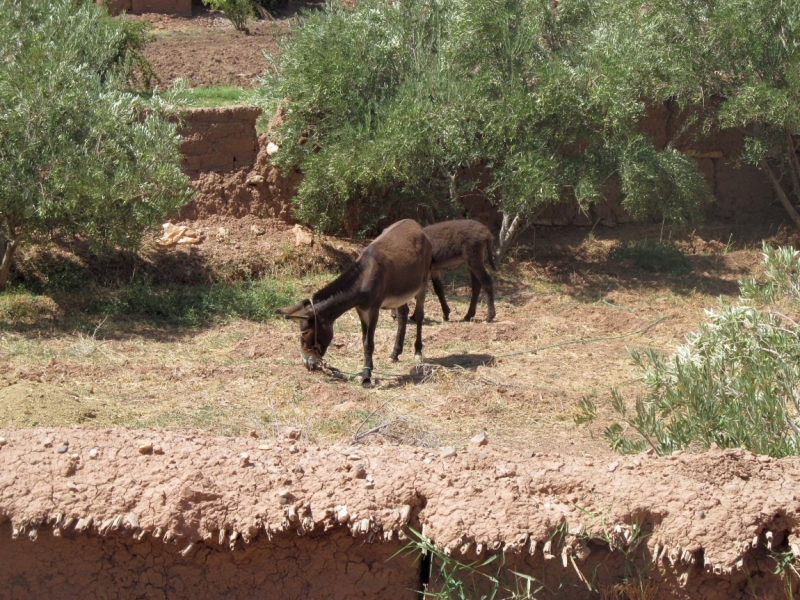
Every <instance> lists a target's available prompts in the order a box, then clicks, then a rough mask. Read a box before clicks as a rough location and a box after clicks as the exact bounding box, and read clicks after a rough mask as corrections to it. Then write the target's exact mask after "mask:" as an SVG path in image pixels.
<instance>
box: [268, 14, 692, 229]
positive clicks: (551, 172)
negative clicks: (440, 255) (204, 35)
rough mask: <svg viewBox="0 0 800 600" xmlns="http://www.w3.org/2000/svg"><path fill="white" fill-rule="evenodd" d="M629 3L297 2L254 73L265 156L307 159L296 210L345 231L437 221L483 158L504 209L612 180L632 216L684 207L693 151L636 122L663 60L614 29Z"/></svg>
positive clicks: (597, 191)
mask: <svg viewBox="0 0 800 600" xmlns="http://www.w3.org/2000/svg"><path fill="white" fill-rule="evenodd" d="M637 4H638V3H636V2H627V1H623V0H600V1H592V0H564V1H562V2H542V1H540V0H488V1H487V0H397V1H394V2H383V1H381V0H364V1H363V2H362V1H359V2H358V3H356V7H355V8H346V7H343V6H342V5H341V4H339V3H336V2H329V3H328V4H327V5H326V8H325V10H323V11H320V12H318V13H313V14H310V15H307V16H306V18H305V19H304V21H303V23H302V25H301V26H299V27H297V28H296V29H295V30H294V32H293V36H292V37H291V38H290V39H289V41H287V42H286V43H284V45H283V47H282V51H281V57H280V59H278V60H277V61H276V63H275V65H274V69H273V70H271V71H270V72H268V73H267V74H266V75H265V77H264V79H263V88H262V94H263V97H262V102H264V103H266V104H268V105H269V106H270V107H271V108H275V107H276V106H278V104H279V103H280V102H283V110H284V111H285V115H286V117H287V119H286V121H285V122H284V123H283V125H282V126H281V127H280V128H279V130H278V132H277V136H278V138H279V139H278V143H279V145H280V146H281V152H279V153H278V154H277V155H276V160H277V161H278V163H279V165H280V166H281V167H283V168H291V167H295V168H299V169H300V170H301V171H302V172H303V174H304V179H303V182H302V184H301V185H300V187H299V189H298V195H297V199H296V203H297V212H298V216H299V217H300V218H301V219H304V220H306V221H309V222H311V223H314V224H315V225H316V226H318V227H320V228H323V229H328V230H340V229H344V230H346V231H347V232H348V233H351V234H352V233H356V232H359V231H363V230H365V229H368V228H369V227H371V226H372V225H373V224H374V223H375V222H376V221H378V220H380V219H382V218H385V217H387V216H391V217H399V216H415V217H417V218H420V219H422V220H434V219H435V218H439V217H441V216H444V215H446V214H450V213H453V212H457V211H459V210H460V209H459V208H458V207H457V206H456V204H455V202H454V200H455V198H456V197H457V196H458V194H459V193H460V192H462V191H464V190H465V189H468V188H471V187H473V186H475V185H477V183H478V178H479V176H480V171H481V169H488V170H489V171H490V172H491V183H490V184H489V185H488V187H487V188H486V189H485V191H486V193H487V194H488V195H489V196H490V198H492V199H493V200H494V201H495V202H496V203H497V204H498V205H499V207H500V208H501V210H503V211H504V212H508V213H511V214H520V215H523V216H530V215H533V214H535V213H536V212H537V211H539V210H540V209H541V208H542V207H543V206H544V205H546V204H548V203H552V202H559V201H567V202H579V203H580V204H581V205H582V206H584V207H585V206H586V205H587V204H588V203H589V202H592V201H595V200H598V199H600V198H601V197H603V196H604V195H605V194H607V193H608V192H609V191H615V190H617V189H618V190H620V191H621V192H622V194H623V204H624V205H625V207H626V208H627V209H628V210H629V211H630V212H631V213H633V214H634V215H636V216H643V215H648V214H663V215H666V216H668V217H670V218H681V217H683V216H685V215H686V214H687V213H688V212H690V211H691V210H692V209H693V208H694V207H695V206H696V205H697V202H698V200H699V199H700V198H702V197H704V196H706V195H707V190H706V187H705V185H704V183H703V181H702V178H701V177H700V175H699V173H698V171H697V168H696V165H695V164H694V162H693V160H692V159H689V158H687V157H685V156H683V155H682V154H681V153H679V152H676V151H675V150H673V149H671V148H669V147H668V148H667V149H666V150H664V151H663V152H658V151H656V149H655V147H654V146H653V143H652V140H651V139H650V138H648V137H646V136H644V135H643V134H641V133H640V132H639V131H638V127H637V124H638V120H639V119H640V118H641V117H642V116H643V115H644V113H645V106H646V104H645V101H646V100H652V99H653V98H662V97H663V98H667V97H669V96H670V95H671V94H672V89H671V88H670V87H669V85H668V83H665V82H668V81H669V79H670V77H669V71H670V69H673V68H675V66H674V63H673V61H672V59H671V57H669V56H666V55H662V54H658V53H656V52H653V51H652V50H651V49H650V48H649V47H648V46H647V43H649V41H650V40H649V39H648V38H646V37H645V36H640V37H637V38H631V37H630V36H628V35H627V29H626V26H629V25H630V23H626V19H627V20H628V21H637V20H641V19H643V18H644V17H643V16H641V15H639V13H638V12H637V7H636V5H637ZM620 12H623V13H625V18H620ZM644 57H647V59H648V60H650V59H652V61H651V62H650V63H645V62H644V61H643V60H642V59H643V58H644ZM658 70H661V71H663V72H664V74H663V76H662V77H661V78H660V80H656V78H654V77H653V72H654V71H658ZM448 198H449V201H447V199H448Z"/></svg>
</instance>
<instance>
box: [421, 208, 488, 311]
mask: <svg viewBox="0 0 800 600" xmlns="http://www.w3.org/2000/svg"><path fill="white" fill-rule="evenodd" d="M424 231H425V235H427V236H428V239H429V240H430V241H431V245H432V246H433V263H432V264H431V281H432V282H433V290H434V291H435V292H436V295H437V296H438V297H439V302H440V303H441V305H442V313H443V314H444V320H445V321H449V320H450V307H449V306H448V305H447V300H446V299H445V297H444V284H442V269H447V268H449V267H456V266H458V265H460V264H461V263H467V268H468V269H469V273H470V275H471V277H472V299H471V300H470V303H469V310H468V311H467V314H466V315H464V320H465V321H469V320H470V319H472V318H473V317H474V316H475V307H476V306H477V304H478V296H479V295H480V293H481V287H483V288H484V289H485V290H486V299H487V304H488V305H489V314H488V317H487V320H489V321H491V320H492V319H494V317H495V315H496V314H497V313H496V312H495V309H494V287H493V286H492V278H491V277H489V273H487V272H486V267H485V266H484V265H483V255H484V253H486V254H487V256H488V258H489V264H490V265H491V267H492V269H493V270H497V267H495V266H494V258H493V257H492V244H493V243H494V238H493V237H492V232H491V231H489V230H488V229H487V228H486V227H485V226H484V225H481V224H480V223H478V222H477V221H473V220H471V219H462V220H459V221H443V222H442V223H436V224H435V225H430V226H429V227H426V228H425V229H424ZM487 251H488V252H487Z"/></svg>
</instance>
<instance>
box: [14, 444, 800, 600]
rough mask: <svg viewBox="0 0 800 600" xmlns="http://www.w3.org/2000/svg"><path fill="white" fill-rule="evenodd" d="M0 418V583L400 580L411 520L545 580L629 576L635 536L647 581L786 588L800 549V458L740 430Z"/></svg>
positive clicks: (318, 590) (290, 591)
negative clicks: (318, 441) (780, 570)
mask: <svg viewBox="0 0 800 600" xmlns="http://www.w3.org/2000/svg"><path fill="white" fill-rule="evenodd" d="M0 435H2V437H3V439H2V440H0V444H1V446H0V490H2V494H0V598H16V597H20V598H21V597H58V598H97V599H98V600H99V599H100V598H108V599H111V598H150V597H161V598H163V597H169V598H252V597H259V598H409V599H410V598H414V597H415V596H416V592H415V591H414V590H415V589H417V588H418V587H419V585H420V581H421V576H422V575H423V571H422V569H421V568H420V565H421V562H420V561H417V560H415V559H416V558H417V557H416V556H414V555H408V554H404V553H400V554H396V553H397V551H398V550H400V549H401V548H402V547H403V545H404V544H405V543H406V535H407V534H410V532H409V529H408V527H412V528H414V529H415V530H417V531H421V532H422V533H423V534H424V535H425V536H426V538H428V539H430V540H431V541H432V542H433V543H434V544H435V545H436V546H437V547H439V548H440V549H442V550H443V552H444V553H445V554H447V555H449V556H451V557H452V558H454V559H458V560H462V561H466V562H470V561H473V560H475V559H476V558H478V557H486V556H487V555H490V554H502V555H504V557H505V562H506V565H507V566H508V567H509V568H510V569H512V568H513V570H516V571H519V572H523V573H526V574H530V575H531V576H535V577H536V578H537V580H538V581H541V582H542V583H543V584H544V585H545V586H547V587H546V588H545V590H543V592H542V593H541V594H540V595H542V594H543V595H542V597H553V598H585V597H589V596H590V595H591V594H592V593H593V592H589V591H588V587H592V588H593V589H594V590H596V591H597V592H598V593H599V592H600V591H602V590H608V589H610V587H611V586H614V585H618V584H619V583H620V582H624V581H626V579H625V578H626V577H630V576H631V575H630V572H629V567H630V564H631V563H630V560H631V557H632V556H634V555H635V556H639V557H640V558H642V559H643V560H642V561H640V563H638V564H639V565H640V567H639V569H640V570H639V572H638V573H639V574H638V575H637V576H638V577H640V578H641V581H643V582H644V583H645V584H646V585H647V586H648V587H650V588H652V590H653V594H654V595H652V596H647V597H649V598H693V599H717V598H719V599H722V598H724V599H725V600H734V599H736V598H745V597H753V594H755V595H756V596H757V597H762V598H782V597H785V587H784V581H782V580H781V578H780V577H778V576H777V575H775V574H774V573H773V571H774V570H775V566H776V564H777V563H776V562H775V561H774V560H773V559H772V558H770V556H771V553H781V554H780V556H779V555H778V554H776V555H775V556H779V559H780V557H782V556H791V553H794V554H795V555H797V554H800V545H798V544H799V543H800V538H798V532H799V531H800V530H799V529H798V518H800V500H799V499H798V495H800V460H798V459H784V460H780V461H775V460H771V459H769V458H767V457H759V456H755V455H753V454H750V453H748V452H745V451H742V450H734V451H725V452H720V451H715V452H708V453H705V454H701V455H687V454H679V455H675V456H670V457H668V458H656V457H654V456H651V455H648V454H642V455H638V456H632V457H624V458H619V459H617V460H614V461H613V462H611V463H610V464H609V463H608V462H600V461H597V460H594V459H592V458H590V457H567V456H561V455H559V454H544V455H541V454H540V455H532V456H528V457H525V456H523V455H521V454H519V453H516V452H511V451H507V450H500V449H494V448H493V447H492V446H491V445H488V446H486V445H484V446H478V445H475V446H471V447H469V448H466V449H463V450H459V451H455V450H453V449H445V450H444V451H438V450H436V451H434V450H430V449H424V448H410V447H391V446H371V447H353V446H349V447H344V446H342V447H339V446H333V447H318V446H314V445H308V444H305V443H304V442H302V441H300V440H296V439H288V438H287V439H285V440H272V441H262V440H258V439H254V438H238V439H235V438H207V437H201V436H193V435H182V434H178V433H169V432H154V431H143V430H139V431H125V430H107V431H87V430H78V429H48V430H5V431H0ZM783 553H786V554H783ZM584 580H585V581H584ZM548 590H549V592H548ZM620 597H625V596H620Z"/></svg>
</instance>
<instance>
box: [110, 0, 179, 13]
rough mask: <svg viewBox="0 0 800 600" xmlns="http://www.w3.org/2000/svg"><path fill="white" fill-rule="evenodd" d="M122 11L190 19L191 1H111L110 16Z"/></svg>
mask: <svg viewBox="0 0 800 600" xmlns="http://www.w3.org/2000/svg"><path fill="white" fill-rule="evenodd" d="M98 1H99V0H98ZM123 10H124V11H126V12H128V13H131V14H134V15H141V14H144V13H163V14H167V15H180V16H183V17H191V16H192V0H111V3H110V4H109V7H108V12H109V13H110V14H112V15H118V14H119V13H121V12H122V11H123Z"/></svg>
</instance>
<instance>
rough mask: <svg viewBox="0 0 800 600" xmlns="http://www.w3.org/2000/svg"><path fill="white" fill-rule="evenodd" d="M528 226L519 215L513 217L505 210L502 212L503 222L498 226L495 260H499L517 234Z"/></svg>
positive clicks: (502, 257)
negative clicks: (498, 233)
mask: <svg viewBox="0 0 800 600" xmlns="http://www.w3.org/2000/svg"><path fill="white" fill-rule="evenodd" d="M527 228H528V222H526V221H524V220H523V219H522V218H520V216H519V215H518V214H517V215H514V216H513V218H512V217H511V215H509V214H508V213H507V212H504V213H503V224H502V226H501V227H500V235H499V236H498V237H499V240H498V244H497V261H498V262H501V261H502V260H503V259H504V258H505V257H506V255H507V254H508V251H509V250H510V249H511V246H512V245H513V244H514V242H515V241H517V238H518V237H519V234H520V233H522V232H523V231H525V230H526V229H527Z"/></svg>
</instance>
